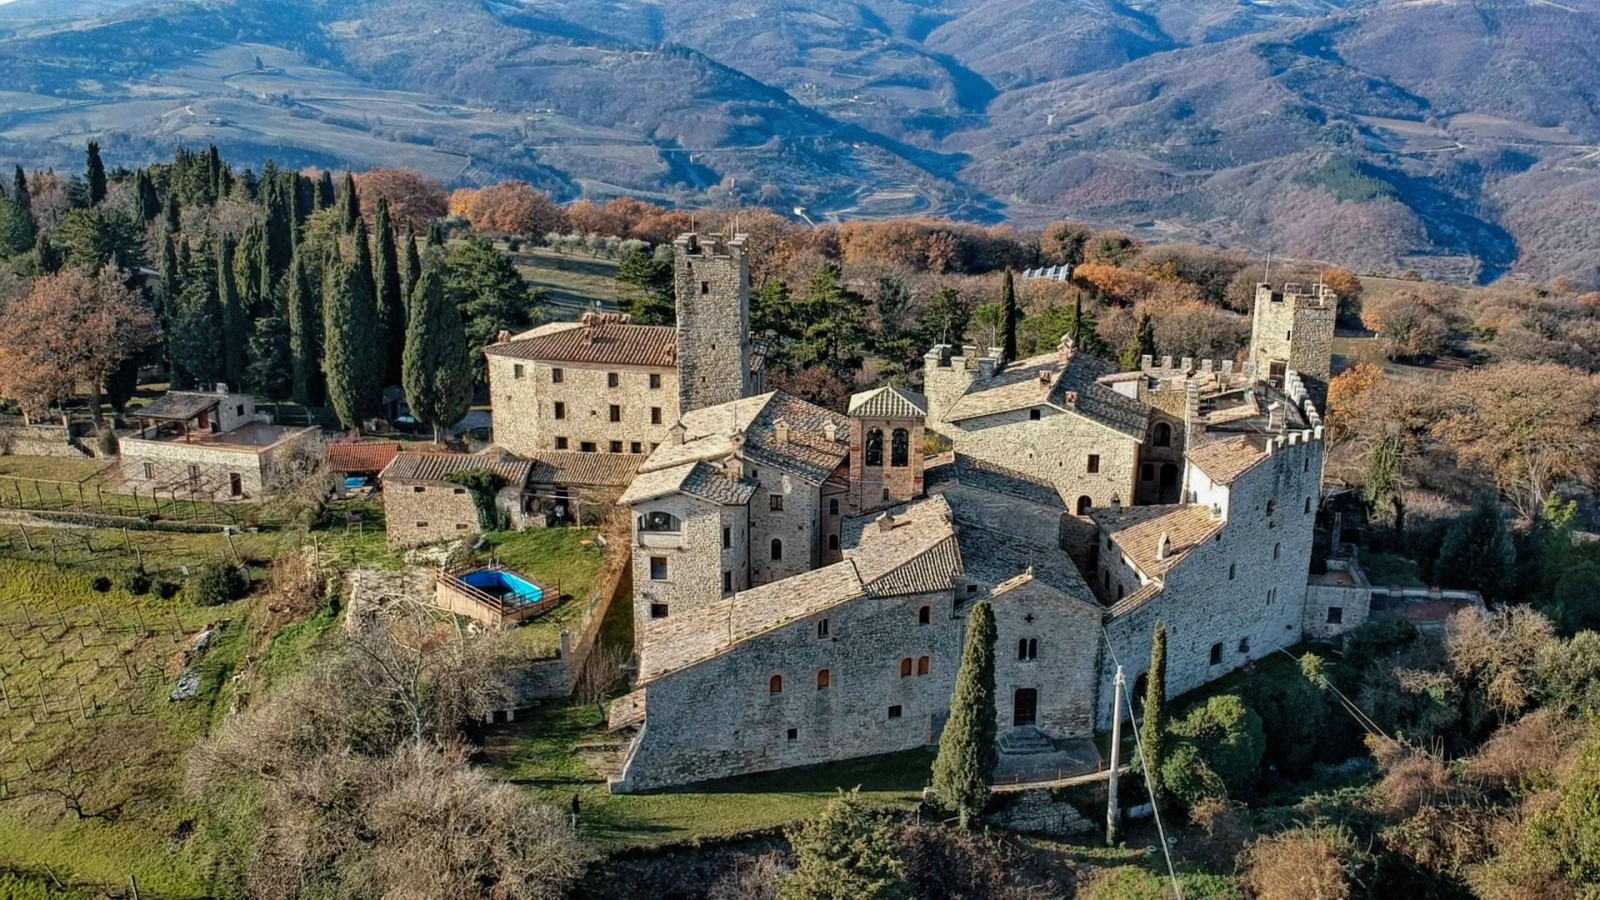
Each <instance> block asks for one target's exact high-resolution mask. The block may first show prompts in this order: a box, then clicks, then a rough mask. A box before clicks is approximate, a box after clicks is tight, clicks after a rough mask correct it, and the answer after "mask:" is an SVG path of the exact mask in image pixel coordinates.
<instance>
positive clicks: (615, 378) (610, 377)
mask: <svg viewBox="0 0 1600 900" xmlns="http://www.w3.org/2000/svg"><path fill="white" fill-rule="evenodd" d="M621 380H622V376H620V375H618V374H617V373H615V372H607V373H606V387H616V386H617V383H618V382H619V381H621Z"/></svg>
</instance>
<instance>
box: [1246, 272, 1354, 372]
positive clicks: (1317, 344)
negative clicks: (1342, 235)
mask: <svg viewBox="0 0 1600 900" xmlns="http://www.w3.org/2000/svg"><path fill="white" fill-rule="evenodd" d="M1338 316H1339V304H1338V300H1337V298H1335V297H1334V296H1333V294H1332V293H1331V292H1323V291H1322V290H1321V289H1320V288H1306V289H1304V290H1301V289H1297V288H1296V287H1295V286H1294V285H1285V288H1284V291H1283V292H1281V293H1277V292H1274V291H1273V290H1272V288H1271V287H1270V286H1268V285H1264V284H1263V285H1258V286H1257V287H1256V302H1255V316H1254V318H1253V319H1252V321H1251V328H1250V359H1251V361H1252V362H1253V363H1254V364H1255V367H1256V372H1257V373H1258V374H1260V375H1261V376H1262V377H1267V376H1269V375H1270V374H1271V371H1272V363H1274V362H1277V363H1282V364H1283V365H1284V366H1285V367H1286V368H1287V369H1290V370H1293V371H1296V372H1299V373H1300V376H1301V377H1302V378H1304V379H1305V380H1306V385H1307V387H1308V388H1309V389H1310V390H1311V392H1312V394H1313V396H1315V397H1317V398H1318V400H1321V399H1322V398H1323V397H1324V396H1326V390H1327V384H1328V378H1329V377H1330V376H1331V374H1332V371H1333V334H1334V325H1335V323H1336V321H1337V319H1338Z"/></svg>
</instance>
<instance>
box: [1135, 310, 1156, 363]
mask: <svg viewBox="0 0 1600 900" xmlns="http://www.w3.org/2000/svg"><path fill="white" fill-rule="evenodd" d="M1138 342H1139V356H1140V357H1141V358H1142V357H1145V356H1149V357H1154V356H1155V355H1156V323H1155V320H1154V319H1152V318H1150V314H1149V313H1144V314H1143V315H1141V316H1139V335H1138Z"/></svg>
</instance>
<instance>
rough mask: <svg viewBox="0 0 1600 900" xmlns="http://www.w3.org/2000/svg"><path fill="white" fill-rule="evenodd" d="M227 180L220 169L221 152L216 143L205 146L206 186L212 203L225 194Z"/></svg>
mask: <svg viewBox="0 0 1600 900" xmlns="http://www.w3.org/2000/svg"><path fill="white" fill-rule="evenodd" d="M227 181H228V179H227V176H226V175H224V174H223V169H222V154H221V153H219V152H218V151H217V145H216V144H212V145H211V146H209V147H207V148H206V186H207V191H208V193H209V194H210V195H211V202H212V203H216V202H217V201H218V200H221V199H222V198H223V197H225V196H227V193H228V191H227Z"/></svg>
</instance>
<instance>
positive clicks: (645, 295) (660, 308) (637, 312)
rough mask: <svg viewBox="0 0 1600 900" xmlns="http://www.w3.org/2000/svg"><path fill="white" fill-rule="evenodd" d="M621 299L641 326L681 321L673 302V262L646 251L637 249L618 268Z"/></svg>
mask: <svg viewBox="0 0 1600 900" xmlns="http://www.w3.org/2000/svg"><path fill="white" fill-rule="evenodd" d="M617 300H618V303H619V304H620V305H621V306H622V308H623V309H624V310H626V311H627V312H628V314H629V315H631V316H633V321H635V322H637V323H639V324H640V325H671V324H672V323H673V322H675V321H677V318H678V316H677V309H676V308H675V306H674V304H673V299H672V263H671V262H669V261H667V260H662V259H656V258H655V257H654V256H653V255H651V253H650V251H648V250H645V249H643V248H640V249H636V250H633V251H632V252H630V253H629V254H628V255H627V256H625V257H623V260H622V264H621V265H619V266H617Z"/></svg>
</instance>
